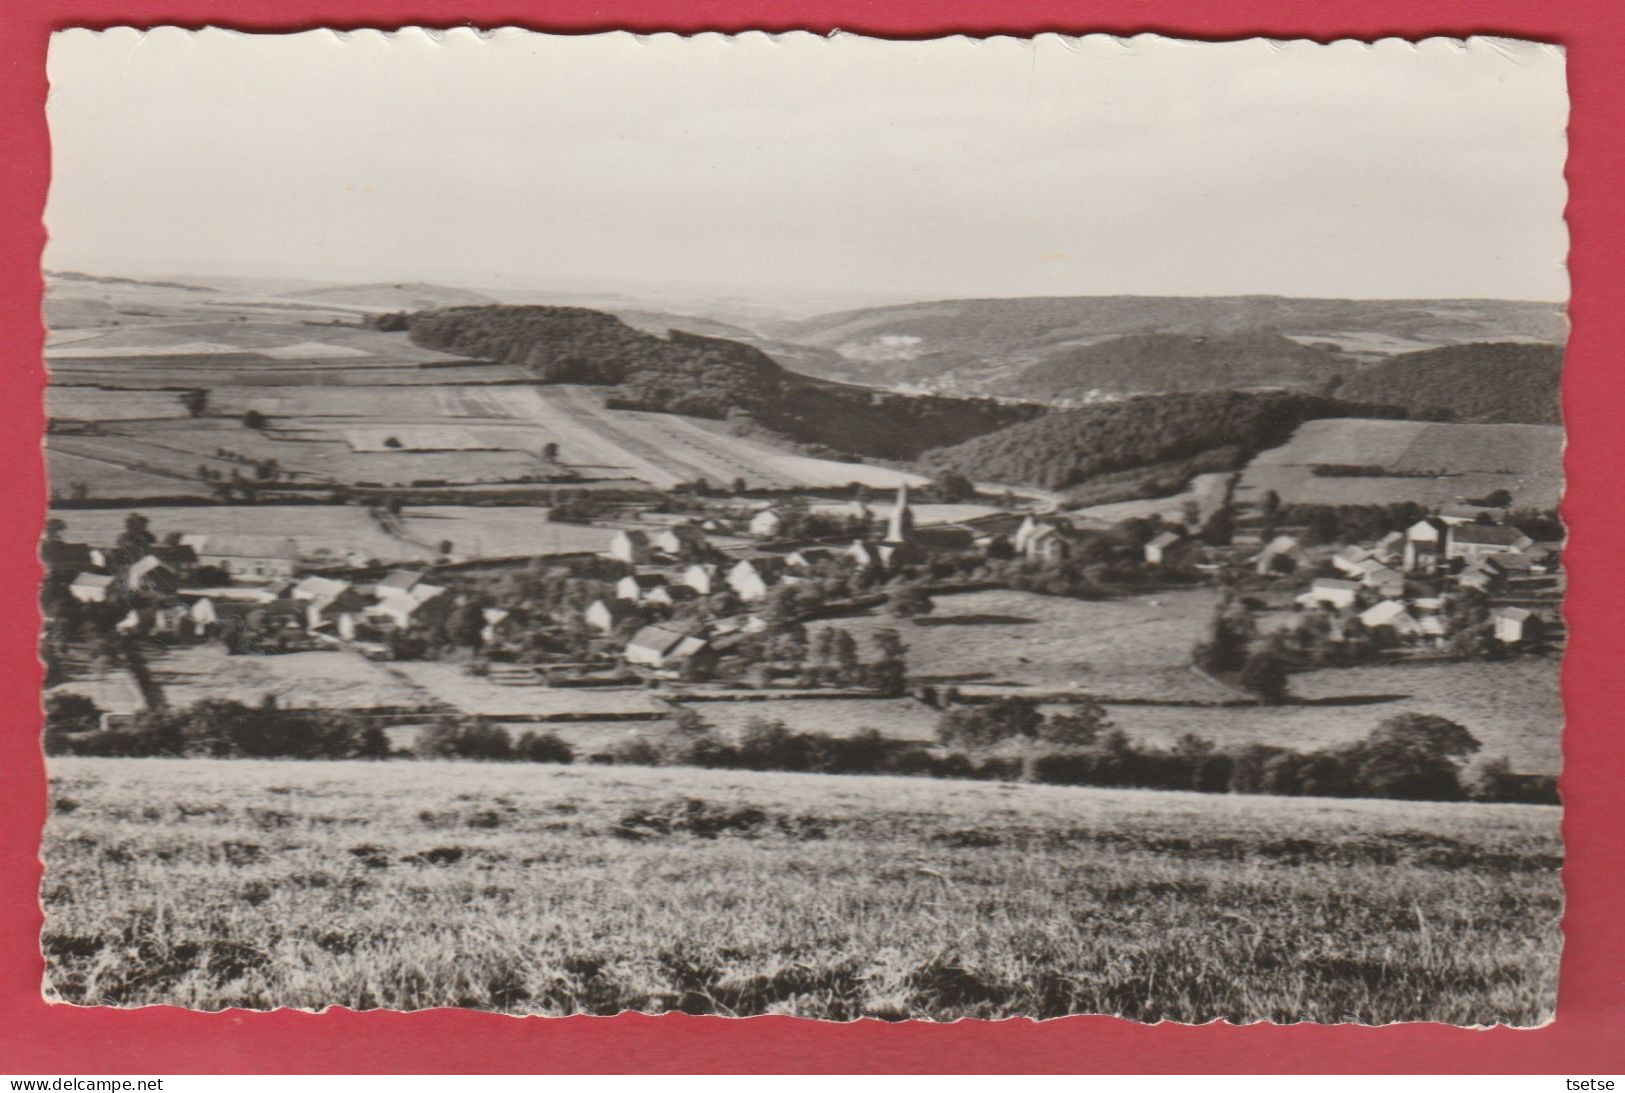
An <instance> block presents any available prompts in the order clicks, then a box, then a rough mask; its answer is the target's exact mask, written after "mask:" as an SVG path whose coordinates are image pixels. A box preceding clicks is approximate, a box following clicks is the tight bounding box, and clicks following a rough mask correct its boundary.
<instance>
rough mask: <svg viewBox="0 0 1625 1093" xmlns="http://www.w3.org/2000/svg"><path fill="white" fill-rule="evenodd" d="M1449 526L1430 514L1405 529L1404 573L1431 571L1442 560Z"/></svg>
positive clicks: (1434, 569) (1433, 570)
mask: <svg viewBox="0 0 1625 1093" xmlns="http://www.w3.org/2000/svg"><path fill="white" fill-rule="evenodd" d="M1449 532H1450V526H1449V525H1448V524H1446V523H1444V522H1443V521H1440V520H1435V519H1434V518H1433V517H1431V516H1426V517H1423V518H1422V519H1420V520H1418V521H1417V522H1416V523H1414V524H1412V525H1411V526H1410V527H1408V528H1406V529H1405V549H1404V565H1405V572H1406V573H1433V572H1435V571H1436V570H1438V568H1439V566H1440V565H1441V564H1443V562H1444V557H1445V554H1444V550H1445V539H1446V538H1447V537H1448V535H1449Z"/></svg>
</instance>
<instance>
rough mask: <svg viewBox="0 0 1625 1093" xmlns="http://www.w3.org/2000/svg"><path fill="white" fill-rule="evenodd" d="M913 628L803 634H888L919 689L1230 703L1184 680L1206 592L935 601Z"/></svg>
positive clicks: (870, 620) (1190, 675)
mask: <svg viewBox="0 0 1625 1093" xmlns="http://www.w3.org/2000/svg"><path fill="white" fill-rule="evenodd" d="M935 602H936V609H935V611H934V612H933V613H932V614H931V615H930V616H929V617H927V618H925V619H922V620H920V621H919V622H899V620H897V619H894V618H891V617H890V616H888V615H886V614H885V613H884V612H883V611H877V612H874V613H871V614H867V615H861V616H856V617H850V618H837V619H832V620H829V621H826V622H818V623H814V624H812V626H811V627H809V629H812V628H814V627H818V626H837V627H840V628H841V629H843V630H847V631H849V632H850V633H852V635H853V636H854V637H857V638H858V639H859V641H860V642H863V641H864V640H865V639H866V637H867V635H869V634H871V633H873V632H874V631H875V630H878V629H882V628H886V627H891V628H894V629H896V630H897V631H898V632H899V633H900V634H901V635H902V637H903V641H904V642H905V643H906V644H907V645H908V649H909V651H908V662H909V666H910V674H911V675H912V676H914V677H915V678H916V679H919V680H921V681H922V682H930V683H938V684H943V685H954V686H958V687H960V688H962V689H964V690H966V691H974V690H976V688H977V687H979V686H980V687H995V686H996V687H997V688H998V689H1000V690H1011V689H1019V688H1024V687H1025V688H1032V689H1035V690H1048V691H1061V690H1077V691H1080V692H1092V693H1095V694H1098V695H1100V696H1113V697H1122V698H1164V699H1226V698H1234V697H1235V695H1234V693H1233V692H1230V691H1228V690H1225V689H1224V688H1221V687H1219V686H1217V685H1215V684H1213V683H1210V682H1209V681H1207V680H1205V679H1203V678H1201V677H1200V676H1198V675H1196V674H1195V673H1194V672H1192V671H1191V670H1190V669H1189V667H1188V665H1189V662H1190V650H1191V646H1192V645H1193V644H1194V643H1195V642H1196V640H1197V638H1198V637H1199V636H1200V635H1201V632H1202V629H1203V627H1204V626H1205V625H1206V622H1207V619H1208V616H1209V615H1210V614H1211V612H1212V605H1213V603H1214V602H1215V598H1214V593H1213V592H1212V591H1211V590H1208V589H1190V590H1178V591H1169V592H1158V593H1156V594H1154V595H1150V596H1132V597H1127V598H1125V599H1121V600H1101V601H1085V600H1073V599H1067V598H1064V597H1060V596H1040V595H1037V594H1036V593H1031V592H1012V591H1008V590H1003V589H1000V590H995V591H988V592H971V593H966V594H964V595H954V596H938V597H936V601H935Z"/></svg>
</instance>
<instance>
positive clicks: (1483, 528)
mask: <svg viewBox="0 0 1625 1093" xmlns="http://www.w3.org/2000/svg"><path fill="white" fill-rule="evenodd" d="M1450 534H1451V536H1452V537H1453V538H1454V539H1455V540H1456V541H1457V542H1460V543H1474V544H1482V545H1484V546H1513V545H1515V544H1517V543H1519V542H1522V541H1525V540H1527V539H1528V538H1529V536H1527V535H1525V534H1524V533H1523V532H1521V531H1519V530H1518V529H1517V528H1507V527H1501V526H1500V525H1498V524H1461V525H1460V526H1458V527H1455V528H1452V529H1451V531H1450Z"/></svg>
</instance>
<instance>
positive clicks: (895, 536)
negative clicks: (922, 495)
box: [886, 482, 914, 543]
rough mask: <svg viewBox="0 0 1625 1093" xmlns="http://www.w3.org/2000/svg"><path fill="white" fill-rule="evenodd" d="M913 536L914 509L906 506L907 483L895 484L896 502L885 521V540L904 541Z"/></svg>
mask: <svg viewBox="0 0 1625 1093" xmlns="http://www.w3.org/2000/svg"><path fill="white" fill-rule="evenodd" d="M913 538H914V510H913V509H911V508H909V507H908V483H907V482H901V483H899V484H898V486H897V504H895V505H893V506H892V510H891V518H890V519H889V520H887V521H886V542H888V543H906V542H909V541H911V540H912V539H913Z"/></svg>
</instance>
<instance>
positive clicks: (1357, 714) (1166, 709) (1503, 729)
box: [1109, 657, 1563, 774]
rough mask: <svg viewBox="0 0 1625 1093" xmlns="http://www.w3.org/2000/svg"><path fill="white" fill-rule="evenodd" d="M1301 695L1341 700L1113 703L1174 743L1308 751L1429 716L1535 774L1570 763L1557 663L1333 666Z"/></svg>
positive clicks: (1140, 732) (1116, 718) (1297, 687)
mask: <svg viewBox="0 0 1625 1093" xmlns="http://www.w3.org/2000/svg"><path fill="white" fill-rule="evenodd" d="M1292 690H1293V693H1294V694H1295V695H1297V696H1298V697H1300V698H1303V699H1308V700H1311V701H1313V700H1316V699H1333V698H1335V699H1343V700H1347V701H1346V702H1345V703H1343V704H1334V705H1293V706H1273V707H1271V706H1244V707H1239V708H1225V709H1206V708H1199V707H1188V706H1184V707H1182V706H1111V707H1109V712H1110V715H1111V719H1112V721H1113V723H1114V724H1116V725H1117V726H1118V727H1119V728H1121V729H1123V730H1124V731H1125V732H1127V733H1128V734H1129V735H1130V736H1132V737H1134V738H1135V739H1138V740H1146V741H1149V742H1153V743H1161V744H1172V743H1173V742H1174V741H1175V740H1176V739H1178V738H1179V737H1180V736H1181V735H1182V734H1184V733H1188V732H1189V733H1195V734H1197V735H1198V736H1204V737H1207V738H1208V739H1209V740H1212V741H1213V742H1214V743H1216V744H1218V745H1219V746H1220V747H1231V746H1237V745H1243V744H1250V743H1255V742H1256V743H1262V744H1273V745H1277V746H1280V747H1286V748H1293V749H1296V750H1299V751H1307V750H1312V749H1315V748H1321V747H1327V746H1335V745H1342V744H1349V743H1353V742H1354V741H1356V740H1359V739H1361V738H1362V737H1364V736H1366V735H1367V734H1369V733H1370V732H1371V730H1372V729H1374V728H1376V727H1377V725H1378V724H1379V723H1380V722H1381V721H1383V720H1384V719H1385V718H1389V717H1394V716H1396V715H1398V714H1406V713H1423V714H1437V715H1438V716H1440V717H1447V718H1449V719H1450V720H1452V721H1455V722H1457V723H1458V724H1460V725H1463V726H1465V727H1466V728H1467V730H1468V731H1469V732H1471V733H1472V734H1473V735H1474V736H1475V737H1477V738H1478V741H1479V742H1480V743H1481V744H1482V745H1483V750H1482V751H1481V752H1480V754H1481V755H1484V756H1492V755H1503V756H1506V758H1507V759H1509V760H1510V761H1511V763H1512V768H1513V769H1514V770H1517V771H1521V772H1524V773H1527V774H1557V773H1558V772H1559V771H1560V770H1561V769H1562V765H1563V751H1562V734H1563V704H1562V698H1561V695H1560V693H1559V690H1558V663H1557V661H1556V660H1555V659H1550V660H1548V659H1537V658H1532V657H1531V658H1525V659H1521V660H1515V661H1509V662H1503V663H1484V662H1464V663H1451V664H1416V665H1393V666H1387V665H1384V666H1374V667H1365V668H1333V669H1324V670H1321V671H1316V672H1304V673H1300V674H1298V675H1294V676H1293V677H1292Z"/></svg>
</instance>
